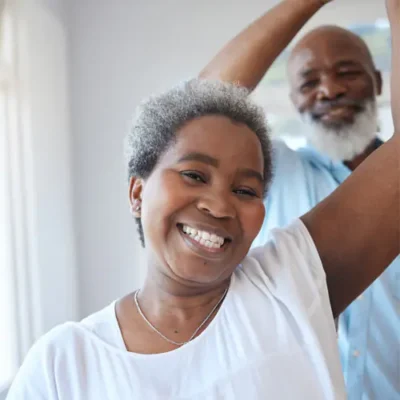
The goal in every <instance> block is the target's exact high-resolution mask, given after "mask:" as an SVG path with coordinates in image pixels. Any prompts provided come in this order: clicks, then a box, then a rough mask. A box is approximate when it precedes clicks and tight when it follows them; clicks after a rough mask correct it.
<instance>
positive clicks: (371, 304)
mask: <svg viewBox="0 0 400 400" xmlns="http://www.w3.org/2000/svg"><path fill="white" fill-rule="evenodd" d="M350 174H351V171H350V170H349V169H348V168H347V167H346V166H345V165H344V164H343V163H341V162H332V161H331V160H330V159H329V158H328V157H326V156H323V155H321V154H320V153H318V152H316V151H315V150H313V149H311V148H304V149H301V150H298V151H293V150H290V149H289V148H288V147H287V146H286V145H285V144H283V143H282V142H275V143H274V180H273V182H272V185H271V187H270V190H269V193H268V196H267V200H266V202H265V208H266V217H265V221H264V224H263V227H262V229H261V231H260V233H259V235H258V236H257V238H256V240H255V241H254V243H253V246H257V245H260V244H263V243H265V242H266V240H267V239H268V235H269V231H270V230H271V229H272V228H275V227H282V226H286V225H287V224H289V223H290V222H291V221H292V220H294V219H295V218H298V217H299V216H301V215H303V214H304V213H306V212H307V211H309V210H310V209H311V208H312V207H314V206H315V205H316V204H317V203H318V202H320V201H321V200H323V199H324V198H325V197H327V196H328V195H329V194H330V193H331V192H332V191H333V190H335V189H336V188H337V187H338V186H339V185H340V184H341V183H342V182H343V181H344V180H345V179H347V177H348V176H349V175H350ZM339 348H340V357H341V361H342V365H343V372H344V376H345V380H346V385H347V391H348V398H349V400H400V257H398V258H397V259H396V260H395V261H394V262H393V263H392V265H391V266H390V267H389V268H388V269H387V270H386V271H385V272H384V273H383V274H382V276H381V277H380V278H379V279H378V280H377V281H375V282H374V283H373V284H372V285H371V286H370V287H369V288H368V289H367V290H366V291H365V292H364V293H363V294H362V295H361V296H360V297H359V298H358V299H357V300H355V301H354V302H353V303H352V304H351V305H350V306H349V307H348V308H347V309H346V310H345V311H344V313H343V314H342V315H341V317H340V318H339Z"/></svg>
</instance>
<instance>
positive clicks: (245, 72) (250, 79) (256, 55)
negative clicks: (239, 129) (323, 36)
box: [200, 0, 330, 90]
mask: <svg viewBox="0 0 400 400" xmlns="http://www.w3.org/2000/svg"><path fill="white" fill-rule="evenodd" d="M329 1H330V0H283V1H281V2H280V3H279V4H278V5H276V6H275V7H274V8H272V9H271V10H269V11H268V12H267V13H266V14H264V15H263V16H261V17H260V18H259V19H257V20H256V21H254V22H253V23H252V24H251V25H250V26H249V27H247V28H246V29H245V30H244V31H243V32H241V33H240V34H239V35H238V36H236V37H235V38H233V39H232V40H231V41H230V42H229V43H228V44H227V45H226V46H225V47H223V48H222V50H221V51H220V52H219V53H218V54H217V55H216V56H215V57H214V58H213V59H212V60H211V62H210V63H209V64H208V65H207V66H206V67H205V68H204V69H203V70H202V71H201V73H200V77H201V78H207V79H218V80H222V81H226V82H235V83H237V84H239V85H241V86H245V87H247V88H249V89H251V90H252V89H254V88H255V87H256V86H257V85H258V83H259V82H260V81H261V79H262V78H263V76H264V75H265V73H266V72H267V70H268V68H269V67H270V66H271V65H272V63H273V62H274V61H275V59H276V58H277V57H278V56H279V54H280V53H281V52H282V51H283V50H284V49H285V48H286V46H287V45H288V44H289V43H290V41H291V40H292V39H293V38H294V37H295V35H296V34H297V33H298V32H299V30H300V29H301V28H302V27H303V25H304V24H305V23H306V22H307V21H308V20H309V19H310V18H311V17H312V16H313V15H314V14H315V13H316V12H317V11H318V10H319V9H320V8H321V7H322V6H323V5H324V4H325V3H328V2H329Z"/></svg>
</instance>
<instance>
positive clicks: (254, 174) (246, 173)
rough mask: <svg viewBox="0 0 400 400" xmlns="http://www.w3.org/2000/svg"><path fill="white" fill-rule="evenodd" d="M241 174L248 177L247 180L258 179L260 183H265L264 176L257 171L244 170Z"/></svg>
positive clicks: (241, 170) (240, 171)
mask: <svg viewBox="0 0 400 400" xmlns="http://www.w3.org/2000/svg"><path fill="white" fill-rule="evenodd" d="M238 172H239V174H240V175H242V176H244V177H247V178H256V179H257V180H258V181H260V182H261V183H264V178H263V176H262V174H260V173H259V172H258V171H256V170H255V169H251V168H242V169H240V170H239V171H238Z"/></svg>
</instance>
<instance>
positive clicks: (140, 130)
mask: <svg viewBox="0 0 400 400" xmlns="http://www.w3.org/2000/svg"><path fill="white" fill-rule="evenodd" d="M206 115H222V116H225V117H227V118H230V119H232V120H233V121H236V122H239V123H243V124H245V125H247V126H248V127H249V128H250V129H251V130H252V131H253V132H254V133H255V134H256V135H257V137H258V138H259V140H260V144H261V148H262V153H263V156H264V187H265V192H266V189H267V187H268V184H269V182H270V180H271V176H272V165H271V164H272V162H271V144H270V140H269V137H268V128H267V124H266V122H265V116H264V113H263V111H262V109H261V108H260V107H258V106H257V105H255V104H254V103H253V102H252V101H251V100H250V99H249V91H248V90H247V89H245V88H243V87H239V86H237V85H233V84H230V83H224V82H221V81H210V80H205V79H193V80H190V81H187V82H184V83H183V84H181V85H178V86H176V87H174V88H172V89H170V90H169V91H167V92H165V93H164V94H161V95H157V96H152V97H150V98H149V99H147V100H145V101H144V102H142V103H141V104H140V105H139V107H138V108H137V110H136V113H135V116H134V118H133V123H132V128H131V130H130V132H129V134H128V136H127V139H126V143H125V154H126V158H127V164H128V179H130V178H131V177H138V178H142V179H146V178H147V177H148V176H149V175H150V174H151V172H152V171H153V169H154V167H155V166H156V164H157V162H158V160H159V158H160V156H161V155H162V154H163V153H164V152H165V151H166V150H167V149H168V148H169V146H170V145H171V143H173V141H174V140H175V138H176V133H177V131H178V130H179V128H181V127H182V126H183V125H184V124H185V123H187V122H189V121H191V120H193V119H195V118H199V117H203V116H206ZM136 222H137V224H138V231H139V235H140V240H141V242H142V245H143V246H144V236H143V228H142V224H141V221H140V218H137V219H136Z"/></svg>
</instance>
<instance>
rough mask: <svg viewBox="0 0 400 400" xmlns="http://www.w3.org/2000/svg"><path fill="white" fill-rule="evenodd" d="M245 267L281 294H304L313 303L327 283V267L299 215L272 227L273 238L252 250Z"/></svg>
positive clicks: (258, 280) (268, 286) (271, 289)
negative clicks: (282, 224)
mask: <svg viewBox="0 0 400 400" xmlns="http://www.w3.org/2000/svg"><path fill="white" fill-rule="evenodd" d="M242 271H243V273H244V274H246V275H247V276H248V278H249V279H250V280H252V281H257V282H259V283H262V284H263V285H265V287H266V288H267V290H268V291H270V292H273V293H275V294H276V295H278V296H281V295H282V294H283V295H285V296H286V294H287V293H291V295H296V296H301V297H302V298H303V300H304V302H305V303H306V304H308V305H309V304H311V303H312V302H313V299H314V298H315V297H316V296H318V293H319V292H320V291H321V289H322V288H324V287H325V286H326V276H325V271H324V269H323V266H322V262H321V259H320V257H319V254H318V251H317V249H316V247H315V244H314V242H313V240H312V238H311V235H310V234H309V232H308V230H307V228H306V226H305V225H304V224H303V222H302V221H301V220H300V219H296V220H295V221H294V222H293V223H292V224H291V225H289V226H288V227H286V228H277V229H273V230H272V231H271V235H270V240H269V241H268V242H267V243H266V244H265V245H263V246H261V247H256V248H254V249H253V250H251V251H250V253H249V255H248V257H246V259H245V260H244V262H243V268H242Z"/></svg>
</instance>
